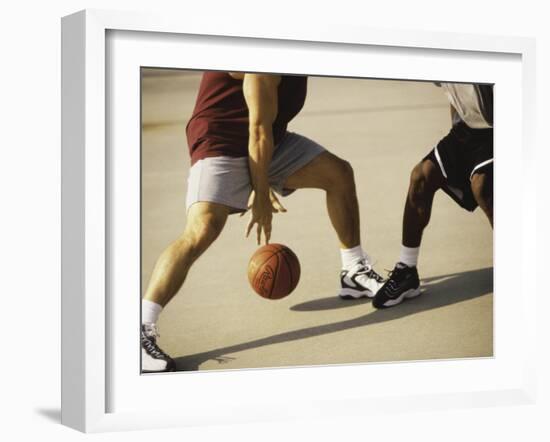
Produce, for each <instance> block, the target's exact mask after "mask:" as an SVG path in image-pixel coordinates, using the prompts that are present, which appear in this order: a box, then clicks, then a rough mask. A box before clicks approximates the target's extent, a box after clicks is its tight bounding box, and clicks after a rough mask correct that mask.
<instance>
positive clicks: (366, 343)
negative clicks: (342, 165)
mask: <svg viewBox="0 0 550 442" xmlns="http://www.w3.org/2000/svg"><path fill="white" fill-rule="evenodd" d="M199 81H200V74H199V73H193V72H182V71H166V70H165V71H155V70H146V71H144V76H143V80H142V285H143V290H145V287H146V284H147V283H148V281H149V278H150V275H151V271H152V269H153V265H154V262H155V260H156V258H157V257H158V255H159V254H160V253H161V251H162V250H163V248H164V247H166V246H167V245H168V244H169V243H170V242H171V241H172V240H174V239H175V238H176V237H177V235H179V234H180V232H181V231H182V229H183V227H184V225H185V216H186V214H185V195H186V180H187V171H188V168H189V156H188V151H187V143H186V138H185V125H186V123H187V120H188V118H189V117H190V115H191V112H192V108H193V105H194V100H195V96H196V92H197V88H198V84H199ZM449 127H450V116H449V106H448V104H447V101H446V99H445V97H444V95H443V92H442V91H441V90H440V89H439V88H437V87H435V86H434V85H433V84H431V83H423V82H406V81H379V80H364V79H341V78H310V80H309V91H308V97H307V100H306V104H305V107H304V109H303V110H302V112H301V113H300V114H299V115H298V116H297V117H296V118H295V120H294V121H293V122H291V125H290V127H289V129H290V130H292V131H295V132H298V133H301V134H304V135H306V136H308V137H310V138H312V139H314V140H316V141H318V142H319V143H320V144H322V145H324V146H325V147H327V148H328V149H330V150H331V151H333V152H334V153H335V154H337V155H339V156H340V157H342V158H345V159H347V160H348V161H350V162H351V163H352V165H353V166H354V169H355V176H356V182H357V189H358V196H359V202H360V206H361V233H362V241H363V246H364V248H366V250H367V251H368V253H369V254H370V255H371V256H372V257H373V258H374V260H375V261H376V265H375V267H376V269H377V270H378V271H379V272H380V273H382V274H384V275H385V271H384V269H392V268H393V266H394V263H395V261H396V259H397V257H398V253H399V246H400V240H401V216H402V210H403V203H404V198H405V195H406V191H407V187H408V180H409V173H410V170H411V168H412V167H413V166H414V165H415V164H416V163H417V162H418V161H419V160H420V159H421V158H422V157H423V156H424V155H425V154H426V153H427V152H428V150H429V149H430V148H431V147H433V145H434V143H436V142H437V141H438V140H439V139H440V138H441V137H442V136H444V135H445V134H446V133H447V132H448V130H449ZM282 202H283V204H284V205H285V206H286V208H287V209H288V212H287V213H286V214H276V215H275V217H274V221H273V238H272V242H280V243H284V244H286V245H288V246H289V247H291V248H292V249H293V250H294V251H295V252H296V254H297V255H298V257H299V258H300V261H301V266H302V276H301V280H300V283H299V285H298V287H297V289H296V290H295V291H294V292H293V293H292V294H291V295H290V296H288V297H287V298H285V299H283V300H279V301H271V300H266V299H263V298H260V297H259V296H258V295H256V294H254V292H253V291H252V289H251V288H250V287H249V285H248V280H247V276H246V269H247V263H248V260H249V258H250V256H251V254H252V253H253V252H254V250H255V249H256V244H255V239H253V238H249V239H248V240H247V239H245V238H244V229H245V226H246V223H247V218H248V217H246V218H239V217H238V216H231V217H230V219H229V221H228V223H227V225H226V228H225V231H224V232H223V233H222V234H221V236H220V238H219V239H218V240H217V241H216V242H215V243H214V245H213V246H212V247H211V249H210V250H208V251H207V252H206V254H205V255H203V257H201V258H200V259H199V261H198V262H197V263H196V264H195V266H194V267H193V268H192V269H191V272H190V274H189V277H188V279H187V281H186V283H185V284H184V286H183V288H182V290H181V291H180V293H179V294H178V295H177V296H176V297H175V298H174V299H173V300H172V302H171V303H170V304H169V305H168V306H167V308H166V309H165V310H164V312H163V314H162V315H161V319H160V321H159V328H160V334H161V338H160V340H159V342H160V345H161V347H162V348H163V349H164V350H165V351H166V352H167V353H168V354H170V355H171V356H172V357H174V358H175V359H176V362H177V366H178V370H215V369H238V368H256V367H278V366H294V365H315V364H345V363H362V362H363V363H364V362H375V361H376V362H380V361H402V360H424V359H432V358H437V359H446V358H463V357H486V356H491V355H492V354H493V293H492V291H493V268H492V266H493V260H492V256H493V242H492V230H491V228H490V226H489V223H488V221H487V220H486V218H485V216H484V215H483V213H482V212H481V210H479V209H478V210H476V212H474V213H473V214H471V213H468V212H466V211H464V210H463V209H461V208H460V207H458V206H457V205H456V204H455V203H454V202H453V201H452V200H451V199H450V198H449V197H447V196H446V195H445V194H443V193H442V192H440V194H438V195H436V198H435V201H434V207H433V213H432V220H431V224H430V226H429V227H428V229H427V230H426V232H425V235H424V241H423V246H422V249H421V255H420V262H419V272H420V276H421V278H422V279H423V281H422V282H423V286H424V288H425V292H424V293H423V295H422V296H420V297H419V298H416V299H414V300H409V301H406V302H404V303H403V304H401V305H399V306H397V307H394V308H391V309H387V310H383V311H377V310H376V309H374V308H373V307H372V305H371V303H370V301H368V300H359V301H341V300H339V299H338V298H336V297H335V294H336V292H337V289H338V283H339V280H338V273H339V270H340V256H339V251H338V243H337V240H336V236H335V234H334V232H333V230H332V228H331V226H330V222H329V219H328V216H327V214H326V208H325V202H324V195H323V193H322V192H321V191H316V190H302V191H298V192H296V193H295V194H293V195H291V196H290V197H288V198H285V199H284V200H283V201H282Z"/></svg>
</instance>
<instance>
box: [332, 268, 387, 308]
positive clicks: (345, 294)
mask: <svg viewBox="0 0 550 442" xmlns="http://www.w3.org/2000/svg"><path fill="white" fill-rule="evenodd" d="M340 284H341V288H340V292H339V293H338V296H340V298H342V299H359V298H364V297H367V298H374V295H376V292H378V290H379V289H380V287H382V286H383V285H384V278H382V277H381V276H380V275H379V274H378V273H376V272H375V271H374V269H373V268H372V266H371V265H370V264H368V263H367V262H366V261H365V260H361V261H359V262H358V263H357V264H355V265H354V266H353V267H352V268H351V269H349V270H342V271H341V272H340Z"/></svg>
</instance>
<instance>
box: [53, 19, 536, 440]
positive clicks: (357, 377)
mask: <svg viewBox="0 0 550 442" xmlns="http://www.w3.org/2000/svg"><path fill="white" fill-rule="evenodd" d="M534 54H535V51H534V41H532V40H530V39H524V38H515V37H514V38H512V37H498V38H497V37H489V36H477V35H463V34H460V35H457V34H446V33H438V34H432V33H425V32H415V31H407V32H404V31H397V30H396V31H388V30H383V31H382V30H376V29H355V28H346V27H343V26H342V27H338V26H331V27H330V29H329V27H327V26H319V27H316V26H310V27H307V28H303V29H298V28H287V29H285V30H281V29H277V27H275V26H272V27H269V26H268V27H265V26H263V27H262V28H254V27H253V25H250V27H241V26H239V27H238V28H237V27H233V26H232V25H231V24H230V23H226V24H225V25H220V23H215V24H214V23H209V22H208V21H207V20H206V19H204V20H202V19H201V18H200V17H198V18H197V17H196V18H193V20H192V21H189V22H183V23H181V22H180V20H176V19H175V18H172V17H163V16H153V15H145V14H133V13H122V12H110V11H95V10H94V11H82V12H78V13H76V14H73V15H70V16H67V17H64V18H63V21H62V55H63V59H62V74H63V79H62V80H63V81H62V120H63V128H62V141H63V146H62V174H63V177H62V221H63V229H62V308H63V311H62V321H63V323H62V370H63V373H62V422H63V423H64V424H65V425H68V426H70V427H73V428H76V429H78V430H81V431H85V432H97V431H111V430H121V429H141V428H143V429H145V428H161V427H172V426H187V425H208V424H215V423H243V422H255V421H262V420H274V419H275V420H278V419H288V418H312V417H328V416H335V415H336V416H338V415H362V414H368V413H374V412H385V411H388V412H394V411H396V410H420V409H441V408H459V407H481V406H498V405H504V404H524V403H532V402H533V401H534V397H535V393H536V382H535V374H534V373H535V348H534V342H535V338H534V337H535V321H534V320H535V312H536V302H535V301H536V300H535V294H536V290H535V289H534V287H535V282H534V280H533V279H532V278H529V277H527V276H528V274H529V259H528V257H529V256H533V255H534V253H535V248H536V236H535V228H534V226H535V223H536V220H535V216H536V214H535V212H534V207H535V204H534V203H533V199H534V198H535V196H534V193H533V192H530V191H529V190H528V189H530V188H534V187H535V186H534V178H533V175H532V174H530V173H529V171H530V170H531V167H532V165H533V164H534V162H535V161H536V151H535V144H534V135H533V127H532V126H533V121H534V118H533V114H534V96H535V78H534V76H535V71H534V62H535V60H534V56H535V55H534ZM494 152H495V153H494ZM494 158H497V159H496V160H495V159H494ZM518 174H519V176H520V177H521V180H522V183H523V185H522V186H518V185H517V180H512V179H510V177H513V176H518ZM247 236H248V237H247ZM510 257H513V259H511V258H510ZM145 417H146V418H145Z"/></svg>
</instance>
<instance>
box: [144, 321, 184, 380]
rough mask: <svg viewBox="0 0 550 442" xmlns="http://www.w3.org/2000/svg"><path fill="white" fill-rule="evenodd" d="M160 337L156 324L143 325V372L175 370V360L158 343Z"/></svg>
mask: <svg viewBox="0 0 550 442" xmlns="http://www.w3.org/2000/svg"><path fill="white" fill-rule="evenodd" d="M158 337H159V334H158V331H157V327H156V325H155V324H142V325H141V372H142V373H159V372H164V371H174V370H175V369H176V364H175V362H174V360H173V359H172V358H171V357H170V356H168V355H167V354H166V353H164V352H163V351H162V350H161V349H160V347H159V346H158V345H157V338H158Z"/></svg>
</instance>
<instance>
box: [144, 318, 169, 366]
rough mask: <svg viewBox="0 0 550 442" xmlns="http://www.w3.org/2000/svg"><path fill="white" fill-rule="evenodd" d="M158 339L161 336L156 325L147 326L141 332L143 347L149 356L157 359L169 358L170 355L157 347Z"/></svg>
mask: <svg viewBox="0 0 550 442" xmlns="http://www.w3.org/2000/svg"><path fill="white" fill-rule="evenodd" d="M158 337H160V335H159V333H158V330H157V327H156V326H155V325H154V324H151V325H145V326H143V329H142V330H141V345H142V346H143V348H145V351H146V352H147V353H148V354H149V355H151V356H153V357H155V358H157V359H161V358H167V357H168V355H167V354H166V353H164V352H163V351H162V350H161V349H160V347H159V346H158V345H157V338H158Z"/></svg>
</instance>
